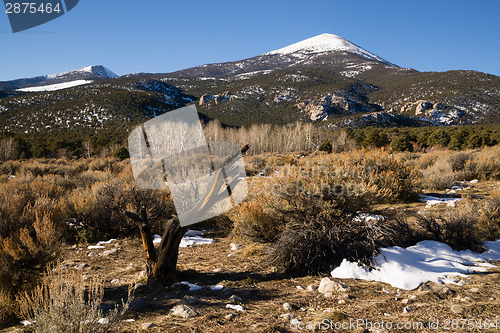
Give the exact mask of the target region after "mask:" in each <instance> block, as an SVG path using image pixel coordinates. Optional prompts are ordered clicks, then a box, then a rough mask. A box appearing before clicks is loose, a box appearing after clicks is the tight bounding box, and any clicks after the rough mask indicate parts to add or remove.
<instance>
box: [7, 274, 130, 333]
mask: <svg viewBox="0 0 500 333" xmlns="http://www.w3.org/2000/svg"><path fill="white" fill-rule="evenodd" d="M54 267H55V266H52V265H51V266H49V270H48V271H47V273H45V276H44V278H43V280H42V283H41V285H38V286H37V287H35V288H34V290H33V291H32V292H30V293H28V292H24V293H23V294H22V295H21V296H19V297H18V298H17V300H18V303H19V315H20V317H21V318H24V319H25V320H28V321H29V322H30V323H31V325H28V326H27V327H26V329H27V330H28V331H29V332H35V333H38V332H39V333H46V332H62V333H73V332H74V333H84V332H88V333H91V332H108V331H109V329H110V327H111V326H112V325H114V324H116V323H117V322H118V319H119V318H120V316H121V315H122V314H123V311H122V312H121V313H120V312H119V311H118V306H117V307H115V309H114V310H112V311H110V312H109V313H107V314H105V313H104V311H103V310H102V308H101V303H102V300H103V297H104V283H103V282H104V281H103V280H102V279H100V278H95V277H94V278H91V279H90V280H89V281H88V282H87V283H86V282H84V280H83V276H82V273H81V271H76V270H68V269H65V270H64V269H60V268H59V269H56V268H54ZM127 306H128V303H127V304H124V309H126V308H127ZM103 320H104V321H103Z"/></svg>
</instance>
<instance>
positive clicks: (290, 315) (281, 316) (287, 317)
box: [280, 313, 293, 320]
mask: <svg viewBox="0 0 500 333" xmlns="http://www.w3.org/2000/svg"><path fill="white" fill-rule="evenodd" d="M280 318H283V319H286V320H290V319H292V318H293V315H292V314H291V313H284V314H282V315H280Z"/></svg>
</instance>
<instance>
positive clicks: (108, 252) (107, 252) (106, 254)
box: [102, 249, 118, 256]
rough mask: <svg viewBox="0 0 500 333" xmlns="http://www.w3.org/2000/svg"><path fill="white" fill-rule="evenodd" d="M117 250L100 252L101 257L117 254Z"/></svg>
mask: <svg viewBox="0 0 500 333" xmlns="http://www.w3.org/2000/svg"><path fill="white" fill-rule="evenodd" d="M117 252H118V249H111V250H106V251H103V252H102V255H103V256H109V255H110V254H113V253H117Z"/></svg>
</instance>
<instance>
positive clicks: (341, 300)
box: [337, 299, 345, 304]
mask: <svg viewBox="0 0 500 333" xmlns="http://www.w3.org/2000/svg"><path fill="white" fill-rule="evenodd" d="M337 303H339V304H345V299H340V300H339V301H338V302H337Z"/></svg>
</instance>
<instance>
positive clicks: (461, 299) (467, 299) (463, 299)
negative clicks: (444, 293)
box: [460, 297, 471, 302]
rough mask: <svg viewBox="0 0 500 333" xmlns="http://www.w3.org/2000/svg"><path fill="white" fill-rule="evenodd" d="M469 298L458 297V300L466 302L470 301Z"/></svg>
mask: <svg viewBox="0 0 500 333" xmlns="http://www.w3.org/2000/svg"><path fill="white" fill-rule="evenodd" d="M470 300H471V298H470V297H463V298H460V301H462V302H468V301H470Z"/></svg>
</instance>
